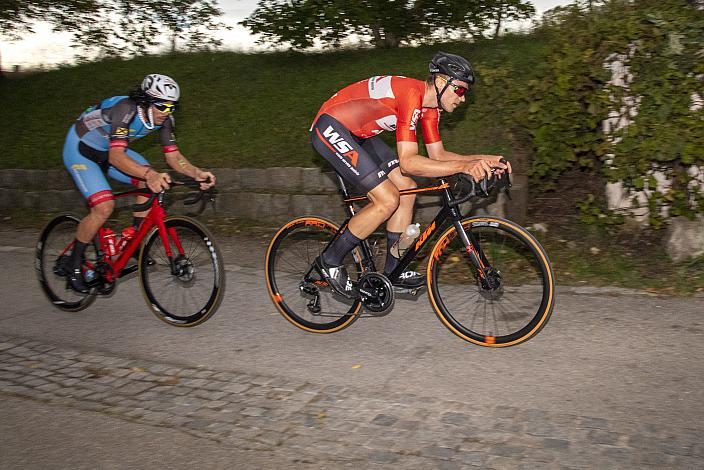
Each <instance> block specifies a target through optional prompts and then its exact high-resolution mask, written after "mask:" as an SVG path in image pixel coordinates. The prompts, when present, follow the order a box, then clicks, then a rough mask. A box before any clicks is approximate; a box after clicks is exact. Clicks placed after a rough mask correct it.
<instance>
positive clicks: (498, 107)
mask: <svg viewBox="0 0 704 470" xmlns="http://www.w3.org/2000/svg"><path fill="white" fill-rule="evenodd" d="M438 49H441V50H444V51H447V52H450V53H455V54H462V55H464V56H466V57H468V58H469V59H470V60H471V61H472V63H473V64H474V65H475V66H476V67H477V69H478V70H479V77H478V83H477V85H476V86H474V87H473V88H472V91H471V92H470V94H469V96H468V102H467V103H466V104H465V105H463V106H461V107H460V108H459V109H458V110H457V111H455V112H454V113H452V114H448V115H443V117H442V119H441V122H440V125H441V132H442V136H443V142H444V143H445V146H446V147H447V148H448V149H449V150H452V151H457V152H460V153H500V154H504V155H506V156H507V157H508V158H509V159H510V158H511V157H512V156H513V155H514V152H515V147H514V140H513V137H512V135H511V131H512V123H511V117H512V116H511V113H512V109H511V108H510V107H508V106H504V105H503V101H504V100H506V98H507V97H508V96H510V94H511V92H510V91H509V90H507V89H506V88H505V87H504V86H503V85H502V83H504V82H503V81H502V80H505V77H506V76H507V75H510V74H509V72H507V70H508V69H511V70H514V71H515V77H514V81H515V82H516V83H517V85H516V86H517V87H519V88H520V87H523V88H525V87H526V83H525V82H523V83H522V84H521V82H520V79H521V77H524V76H526V74H527V71H529V70H530V67H531V64H533V63H535V62H539V61H541V60H542V57H543V55H544V54H545V50H544V47H543V45H542V43H541V42H539V41H535V40H527V39H526V36H521V35H511V36H506V37H502V38H500V39H499V40H498V41H495V40H484V41H478V42H476V43H474V44H467V43H462V42H456V43H443V44H438V45H433V46H421V47H415V48H410V47H408V48H406V47H404V48H396V49H388V50H374V49H372V50H360V51H347V50H345V51H333V52H323V53H315V54H311V53H294V52H276V53H267V54H241V53H232V52H202V53H190V54H174V55H166V56H144V57H138V58H135V59H132V60H114V59H113V60H105V61H101V62H96V63H90V64H84V65H80V66H78V67H70V68H69V67H67V68H63V69H60V70H55V71H51V72H46V73H40V74H35V75H29V76H26V77H24V78H21V79H16V80H14V79H13V80H4V81H0V102H2V103H3V106H5V109H9V110H12V112H6V113H0V128H2V129H3V132H2V133H0V148H2V152H0V168H16V167H19V168H61V167H62V166H63V163H62V160H61V152H62V148H63V141H64V138H65V136H66V131H67V130H68V128H69V127H70V126H71V124H72V123H73V122H74V120H75V119H76V117H77V116H78V115H79V114H80V113H81V111H83V110H84V109H85V108H86V107H87V106H89V105H91V104H94V103H96V102H98V101H99V100H101V99H103V98H106V97H108V96H114V95H118V94H125V93H126V92H128V91H129V90H130V89H131V88H132V87H134V86H135V84H136V83H138V82H139V81H141V79H142V78H143V77H144V75H146V74H147V73H154V72H158V73H164V74H167V75H170V76H172V77H174V79H176V80H177V81H178V83H179V85H180V86H181V95H182V100H181V106H180V107H179V110H178V111H177V112H176V115H175V117H176V137H177V139H178V142H179V147H180V148H181V149H182V150H183V152H184V154H185V155H186V156H187V157H188V158H189V159H191V160H192V161H193V162H195V163H196V164H198V165H203V166H206V167H208V166H211V167H232V168H237V167H271V166H306V167H310V166H316V165H325V163H324V162H323V161H322V159H321V158H320V157H318V156H317V154H316V153H315V151H314V150H313V149H312V147H311V145H310V138H309V133H308V130H309V128H310V125H311V121H312V119H313V117H314V116H315V115H316V113H317V111H318V109H319V108H320V105H321V104H322V103H323V102H324V101H325V100H327V99H328V98H329V97H330V96H331V95H332V94H333V93H335V92H336V91H338V90H339V89H340V88H342V87H344V86H346V85H349V84H350V83H353V82H355V81H357V80H362V79H364V78H368V77H371V76H373V75H384V74H400V75H406V76H409V77H415V78H419V79H424V78H425V76H426V74H427V70H428V69H427V64H428V61H429V59H430V57H432V55H433V54H434V53H435V52H436V51H437V50H438ZM204 73H207V77H208V80H207V82H204V81H203V76H204ZM485 77H486V79H485ZM501 77H504V78H501ZM382 136H383V137H384V138H387V139H391V140H393V134H392V133H389V132H386V133H384V134H382ZM130 146H131V147H133V148H134V149H135V150H136V151H138V152H140V153H141V154H143V155H144V156H145V157H146V158H147V159H149V160H150V161H151V162H153V163H155V164H158V163H159V162H160V161H161V152H160V147H159V145H157V143H156V137H155V136H148V137H146V138H144V139H140V140H138V141H136V142H134V144H131V145H130Z"/></svg>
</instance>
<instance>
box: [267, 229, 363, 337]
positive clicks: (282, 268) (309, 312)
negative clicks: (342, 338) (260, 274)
mask: <svg viewBox="0 0 704 470" xmlns="http://www.w3.org/2000/svg"><path fill="white" fill-rule="evenodd" d="M337 230H338V226H337V225H335V224H334V223H333V222H330V221H329V220H327V219H323V218H321V217H301V218H298V219H294V220H292V221H290V222H289V223H287V224H286V225H284V226H283V227H282V228H281V229H280V230H279V231H278V233H277V234H276V235H275V236H274V238H273V239H272V240H271V243H270V244H269V248H268V249H267V253H266V281H267V287H268V288H269V296H270V297H271V300H272V301H273V302H274V305H276V308H277V309H278V310H279V312H280V313H281V314H282V315H283V316H284V318H286V320H288V321H290V322H291V323H293V324H294V325H296V326H297V327H298V328H301V329H303V330H305V331H309V332H312V333H334V332H336V331H340V330H342V329H344V328H347V327H348V326H350V325H351V324H352V323H354V321H355V320H356V319H357V318H358V313H359V311H360V309H361V307H362V304H361V302H360V301H359V300H351V299H347V298H344V297H342V296H340V295H338V294H336V293H335V292H333V290H332V288H331V287H330V286H328V285H326V284H325V283H324V282H322V281H317V282H307V281H305V279H304V278H305V276H306V274H307V273H308V272H309V271H310V268H311V265H312V264H313V261H314V260H315V258H316V257H318V256H319V255H320V254H321V253H322V251H323V249H324V248H325V246H326V245H327V244H328V242H329V241H330V239H331V238H332V237H333V236H334V235H335V233H336V232H337ZM355 251H356V250H355ZM353 253H354V252H353ZM357 259H359V258H357ZM344 264H345V266H346V267H347V271H348V273H349V275H350V278H351V279H352V281H353V282H354V281H357V279H358V278H359V275H360V273H361V271H362V269H361V265H360V264H359V263H358V262H357V261H356V260H355V259H354V257H353V255H348V256H347V257H346V258H345V260H344ZM316 297H317V303H314V300H315V298H316Z"/></svg>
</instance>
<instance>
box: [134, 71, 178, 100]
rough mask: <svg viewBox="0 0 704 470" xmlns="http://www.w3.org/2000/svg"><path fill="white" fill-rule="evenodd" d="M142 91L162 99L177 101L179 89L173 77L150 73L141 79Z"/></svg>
mask: <svg viewBox="0 0 704 470" xmlns="http://www.w3.org/2000/svg"><path fill="white" fill-rule="evenodd" d="M141 88H142V91H143V92H145V93H146V94H147V95H149V96H151V97H153V98H156V99H158V100H164V101H178V99H179V97H180V96H181V90H180V89H179V87H178V84H177V83H176V82H175V81H174V79H173V78H171V77H168V76H166V75H161V74H158V73H150V74H149V75H147V76H146V77H144V80H143V81H142V87H141Z"/></svg>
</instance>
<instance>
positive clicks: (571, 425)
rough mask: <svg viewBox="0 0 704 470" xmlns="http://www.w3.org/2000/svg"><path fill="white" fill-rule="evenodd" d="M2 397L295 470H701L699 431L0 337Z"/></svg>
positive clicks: (702, 437)
mask: <svg viewBox="0 0 704 470" xmlns="http://www.w3.org/2000/svg"><path fill="white" fill-rule="evenodd" d="M0 393H1V394H7V395H13V396H17V397H22V398H25V399H30V400H37V401H40V402H45V403H48V404H51V405H58V406H66V407H72V408H76V409H80V410H88V411H92V412H96V413H103V414H106V415H109V416H112V417H116V418H119V419H123V420H128V421H134V422H139V423H143V424H148V425H153V426H161V427H167V428H176V429H179V430H181V431H184V432H188V433H191V434H193V435H195V436H198V437H201V438H206V439H210V440H212V441H215V442H218V443H221V444H223V445H226V446H232V447H236V448H239V449H243V450H250V449H251V450H258V451H265V452H272V453H276V454H277V455H286V456H287V458H288V459H289V461H290V462H291V464H292V466H294V467H295V466H296V464H299V465H301V466H304V465H311V464H312V465H315V466H319V467H320V468H344V467H360V466H361V467H363V468H366V467H370V466H380V467H388V468H404V469H428V468H439V469H455V468H474V467H480V468H496V469H502V468H646V467H648V468H704V432H703V430H702V428H701V427H692V428H690V429H683V428H681V427H675V426H669V425H668V423H662V424H660V425H657V426H654V425H652V424H648V425H645V424H639V423H638V421H637V419H636V418H637V417H634V420H633V421H632V422H629V421H626V420H623V419H619V420H610V419H604V418H601V417H592V416H578V415H569V414H564V413H559V414H556V413H551V412H548V411H545V410H540V409H518V408H514V407H509V406H500V405H499V406H493V407H478V406H476V405H473V404H471V403H463V402H459V401H451V400H442V399H437V398H434V397H429V396H418V395H411V394H393V393H387V394H384V396H375V395H374V394H370V393H365V391H364V390H359V389H355V388H353V387H343V386H323V385H317V384H313V383H309V382H305V381H293V380H291V379H282V378H279V377H272V376H264V375H253V374H251V373H237V372H220V371H217V370H211V369H207V368H188V367H183V366H178V365H173V364H165V363H155V362H148V361H145V360H134V359H129V358H122V357H116V356H109V355H102V354H101V355H99V354H94V353H90V352H82V351H77V350H70V349H66V348H62V347H54V346H52V345H48V344H42V343H40V342H37V341H29V340H25V339H21V338H18V337H12V336H5V335H3V336H0ZM696 425H700V423H696Z"/></svg>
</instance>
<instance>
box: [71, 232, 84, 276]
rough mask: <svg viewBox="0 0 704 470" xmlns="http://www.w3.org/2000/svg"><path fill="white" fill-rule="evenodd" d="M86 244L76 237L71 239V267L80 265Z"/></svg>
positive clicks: (74, 267)
mask: <svg viewBox="0 0 704 470" xmlns="http://www.w3.org/2000/svg"><path fill="white" fill-rule="evenodd" d="M87 246H88V243H83V242H79V241H78V239H75V240H74V241H73V250H72V251H71V267H72V268H73V269H76V268H80V267H81V263H83V255H84V254H85V252H86V247H87Z"/></svg>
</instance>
